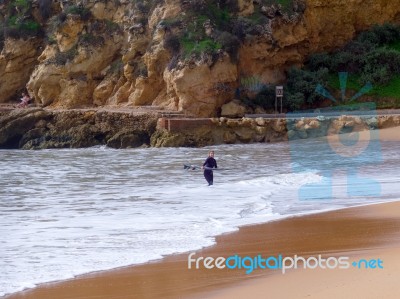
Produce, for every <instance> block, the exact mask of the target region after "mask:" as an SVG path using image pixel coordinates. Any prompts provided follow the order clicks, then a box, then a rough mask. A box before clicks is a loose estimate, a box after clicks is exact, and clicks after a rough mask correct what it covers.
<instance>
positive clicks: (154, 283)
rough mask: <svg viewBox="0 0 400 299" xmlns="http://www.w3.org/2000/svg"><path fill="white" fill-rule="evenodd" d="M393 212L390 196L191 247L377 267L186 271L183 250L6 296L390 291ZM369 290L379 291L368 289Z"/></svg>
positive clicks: (395, 263)
mask: <svg viewBox="0 0 400 299" xmlns="http://www.w3.org/2000/svg"><path fill="white" fill-rule="evenodd" d="M399 213H400V203H399V202H395V203H386V204H378V205H369V206H363V207H356V208H349V209H343V210H338V211H332V212H326V213H320V214H315V215H308V216H303V217H293V218H288V219H284V220H281V221H275V222H270V223H267V224H262V225H256V226H248V227H243V228H241V229H240V230H239V231H238V232H235V233H232V234H227V235H223V236H220V237H218V238H217V245H215V246H213V247H210V248H206V249H204V250H201V251H198V252H196V256H209V257H218V256H223V257H228V256H230V255H235V254H239V255H242V256H244V255H249V256H257V255H258V254H261V255H263V256H269V255H279V254H282V255H284V256H293V255H295V254H297V255H303V256H313V255H315V256H316V255H318V254H321V255H323V256H349V257H351V259H358V258H362V257H368V258H373V259H378V258H380V259H381V260H383V266H384V269H364V270H361V269H358V268H357V269H339V270H292V271H288V273H286V274H285V275H282V274H281V273H280V272H278V271H276V270H270V271H266V270H256V271H254V272H253V273H252V274H251V275H246V274H245V273H244V271H243V269H241V270H227V269H223V270H220V269H212V270H206V269H204V268H202V269H199V270H195V269H191V270H189V269H188V265H187V258H188V254H180V255H175V256H168V257H166V258H165V259H163V260H162V261H159V262H154V263H149V264H144V265H141V266H135V267H127V268H123V269H118V270H113V271H105V272H99V273H94V274H91V275H85V276H81V277H77V278H76V279H72V280H68V281H63V282H59V283H49V284H44V285H41V286H39V287H37V288H35V289H32V290H28V291H25V292H20V293H17V294H14V295H10V296H7V297H6V298H7V299H16V298H36V299H37V298H41V299H47V298H82V299H83V298H104V299H106V298H107V299H117V298H121V299H122V298H145V299H150V298H248V297H249V296H250V297H251V298H265V294H266V293H268V294H277V295H276V296H272V298H303V297H304V298H305V297H307V298H310V296H311V298H337V294H338V293H340V294H342V295H343V294H347V295H348V296H345V297H347V298H350V297H349V296H350V295H352V294H354V292H356V291H357V292H363V293H362V294H369V296H370V297H367V296H364V295H359V296H361V297H359V296H358V297H351V298H398V296H399V295H400V290H399V289H398V288H397V285H396V284H397V280H398V279H397V277H398V273H400V272H399V271H400V255H399V254H398V252H399V251H398V249H399V248H400V233H399V232H400V218H399V217H398V215H399ZM260 277H262V278H260ZM249 278H255V279H249ZM316 282H317V283H316ZM238 284H239V285H238ZM288 285H290V288H288V287H287V286H288ZM361 286H362V287H361ZM374 290H376V291H377V292H379V294H383V295H382V296H383V297H382V296H378V297H377V296H375V295H374V293H373V292H372V291H374ZM383 291H385V292H384V293H382V292H383ZM364 292H365V293H364ZM249 293H250V294H251V295H249ZM312 296H314V297H312ZM371 296H372V297H371Z"/></svg>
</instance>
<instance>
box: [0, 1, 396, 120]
mask: <svg viewBox="0 0 400 299" xmlns="http://www.w3.org/2000/svg"><path fill="white" fill-rule="evenodd" d="M277 2H279V1H273V0H257V1H252V0H230V1H229V0H226V1H207V0H192V1H189V0H163V1H151V0H135V1H131V0H118V1H117V0H114V1H97V0H85V1H83V0H79V1H78V0H76V1H46V0H36V1H35V0H34V1H22V0H21V1H1V2H0V10H1V12H2V17H1V18H0V27H2V28H0V29H1V30H3V31H4V35H3V36H0V39H1V40H2V41H0V49H1V55H0V78H1V82H0V102H9V101H13V100H15V99H16V96H17V93H18V92H19V91H21V90H22V89H23V88H25V86H26V87H27V89H28V91H29V93H30V94H31V95H32V96H33V97H34V100H35V103H36V104H37V105H40V106H49V107H51V108H78V107H98V106H101V107H103V106H144V105H153V106H160V107H165V108H166V109H171V110H177V111H184V112H185V113H186V114H188V115H194V116H215V115H216V114H217V113H218V111H219V110H220V108H221V106H222V105H223V104H225V103H227V102H229V101H231V100H232V99H233V98H234V96H235V90H236V89H237V88H238V87H239V85H240V84H242V82H243V78H254V77H256V78H259V80H260V81H261V82H265V83H276V82H279V81H281V80H282V79H283V78H284V72H285V70H286V69H287V68H288V67H290V66H292V65H301V64H302V63H303V61H304V58H305V57H306V56H307V55H308V54H310V53H313V52H318V51H329V50H332V49H335V48H337V47H339V46H342V45H343V44H345V43H346V42H347V41H349V40H350V39H352V38H353V37H354V35H355V34H356V32H358V31H361V30H364V29H367V28H368V27H370V26H372V25H374V24H382V23H384V22H388V21H390V22H400V5H399V4H400V0H395V1H389V0H366V1H365V0H347V1H344V0H325V1H321V0H304V1H289V2H291V6H290V7H286V8H285V7H282V6H279V5H277V4H276V3H277ZM274 3H275V4H274ZM196 11H198V12H199V13H196ZM203 11H204V13H202V12H203ZM21 20H22V21H21ZM35 24H37V26H36V25H35ZM18 30H22V31H23V32H22V33H19V32H18ZM32 31H33V32H34V34H32Z"/></svg>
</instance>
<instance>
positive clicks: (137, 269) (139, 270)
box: [0, 127, 400, 299]
mask: <svg viewBox="0 0 400 299" xmlns="http://www.w3.org/2000/svg"><path fill="white" fill-rule="evenodd" d="M366 133H368V132H366ZM360 137H361V140H369V137H370V136H369V134H366V135H364V134H360ZM379 139H380V140H381V141H389V142H390V141H399V140H400V130H399V127H394V128H389V129H384V130H379ZM399 201H400V199H399ZM396 203H397V204H398V205H396V208H394V209H393V210H392V211H391V212H394V211H399V212H400V209H399V207H400V202H398V201H394V202H384V203H383V202H379V203H371V204H366V205H358V206H355V207H354V206H353V207H344V208H339V209H334V210H332V209H329V210H325V211H318V212H311V213H306V214H301V215H290V216H288V217H284V218H281V219H276V220H271V221H269V222H267V223H263V224H254V225H253V224H251V225H245V226H242V227H240V228H239V230H238V231H234V232H231V233H226V234H223V235H219V236H217V237H216V242H217V244H216V245H213V246H210V247H205V248H203V249H201V250H196V251H195V252H197V253H198V255H200V254H203V253H204V254H206V253H207V255H211V256H218V255H217V253H219V256H227V255H228V254H229V252H231V253H232V254H235V251H232V248H233V249H235V248H237V252H254V253H257V251H256V250H255V249H254V247H251V248H250V249H249V248H247V247H245V246H244V245H243V244H241V243H243V242H237V241H235V239H236V238H239V239H240V240H242V238H244V237H246V236H243V234H244V235H246V233H243V232H247V233H249V234H250V235H252V234H253V230H255V231H257V232H258V236H257V233H256V234H255V235H256V239H258V240H260V238H261V239H262V238H263V237H264V236H265V229H266V227H276V228H277V229H278V230H281V229H282V226H285V225H286V224H287V223H288V222H289V223H297V222H301V223H302V224H300V227H304V222H307V221H310V219H311V220H312V219H315V218H320V217H322V218H324V215H328V216H326V217H327V219H326V221H332V216H330V215H341V216H340V217H342V216H343V214H344V215H347V214H349V213H350V214H352V211H353V210H363V211H364V212H363V213H362V214H363V215H364V216H368V217H370V218H372V219H373V218H375V217H377V216H376V215H373V213H371V211H373V210H374V209H375V208H377V209H380V206H381V205H383V206H386V205H391V204H396ZM366 211H369V212H366ZM365 213H366V215H365ZM389 214H390V213H389ZM321 215H322V216H321ZM398 215H399V213H397V214H393V215H392V217H391V218H393V219H395V218H396V217H398ZM354 216H355V215H353V216H352V217H353V218H355V219H353V220H352V221H354V223H356V225H360V223H357V221H356V220H357V219H358V218H359V217H358V216H357V217H354ZM364 216H363V217H364ZM368 217H367V218H368ZM387 217H388V214H387V212H386V214H383V215H381V218H379V217H378V219H386V218H387ZM389 218H390V217H389ZM344 221H349V219H347V218H346V219H344ZM393 221H394V220H393ZM323 222H324V221H323ZM336 222H337V220H335V223H336ZM395 222H396V223H397V220H396V221H395ZM282 223H283V224H284V225H283V224H282ZM322 224H323V225H326V223H322ZM339 224H340V223H339ZM396 225H398V223H397V224H396ZM289 226H290V225H289ZM340 226H341V227H342V226H343V224H340ZM306 227H308V226H306ZM396 227H397V226H396ZM398 228H400V226H399V227H398ZM298 229H299V228H298V227H296V226H291V227H290V228H286V230H285V229H284V232H285V234H291V235H292V237H293V238H295V239H296V238H299V236H298V235H296V231H298ZM343 229H346V228H343ZM372 229H376V228H374V227H372ZM267 230H268V232H270V233H271V234H272V235H275V239H274V242H275V241H278V242H280V243H282V244H281V245H282V246H283V248H286V250H287V251H286V252H283V251H282V252H283V253H284V254H286V253H290V251H292V250H293V248H297V247H293V246H292V245H293V243H286V244H285V242H284V241H285V240H286V239H284V240H280V236H279V235H277V233H276V232H274V231H271V230H270V228H268V229H267ZM319 232H321V231H319ZM316 234H318V232H316ZM378 235H379V234H378ZM260 236H261V237H260ZM361 237H362V236H361ZM363 238H364V239H365V236H364V237H362V238H361V239H363ZM397 238H398V236H397ZM286 241H287V240H286ZM298 241H299V240H298ZM300 241H301V240H300ZM254 242H255V243H257V242H256V241H254V240H253V243H254ZM258 242H261V241H258ZM253 243H252V244H253ZM297 243H298V242H297ZM297 243H296V242H295V244H297ZM365 243H368V242H367V240H364V241H363V243H362V244H361V245H360V244H359V243H351V242H350V243H349V244H348V246H350V247H352V248H356V249H355V250H365V248H369V247H366V245H365ZM291 244H292V245H291ZM253 245H254V244H253ZM297 245H298V244H297ZM297 245H296V246H297ZM311 245H313V244H309V246H311ZM315 245H317V244H315ZM392 245H393V244H392ZM243 246H244V250H243ZM371 246H372V245H371ZM374 246H375V247H376V244H375V245H374ZM267 247H268V246H267ZM311 247H312V246H311ZM375 247H372V248H375ZM221 248H225V249H224V250H221ZM301 248H302V247H301ZM262 250H263V249H262V248H261V249H260V250H259V251H258V252H259V253H264V252H263V251H262ZM310 250H312V248H311V249H308V251H310ZM313 250H314V251H315V250H316V249H313ZM332 250H333V252H348V248H343V247H339V248H336V247H334V249H332V248H330V247H329V246H326V247H322V248H320V251H321V252H331V251H332ZM346 250H347V251H346ZM352 250H354V249H352ZM299 252H300V253H301V251H299ZM265 253H266V254H269V252H265ZM188 254H189V252H185V253H178V254H174V255H168V256H165V257H164V258H162V259H157V260H153V261H149V262H146V263H143V264H139V265H130V266H129V265H127V266H123V267H119V268H114V269H110V270H103V271H96V272H90V273H87V274H82V275H78V276H76V277H75V278H69V279H67V280H57V281H53V282H47V283H41V284H39V285H38V286H37V287H35V288H32V289H27V290H24V291H21V292H17V293H13V294H8V295H5V296H3V297H0V298H5V299H16V298H41V299H47V298H49V299H50V298H55V296H56V297H57V298H60V299H62V298H71V299H72V298H76V297H78V296H81V295H80V294H81V293H80V292H81V291H84V293H85V294H92V292H96V290H95V288H91V287H90V285H96V286H97V287H98V288H100V289H102V288H101V286H102V285H109V281H112V283H111V284H112V285H119V286H121V289H120V290H118V291H117V293H116V295H114V291H115V289H114V290H111V291H110V293H107V296H104V297H101V295H102V294H101V293H100V294H98V293H96V294H97V296H100V297H99V298H104V299H105V298H107V299H109V298H121V299H122V298H144V299H151V298H160V296H161V295H160V294H161V293H156V294H154V293H153V291H152V290H151V289H146V285H149V284H151V285H154V284H155V285H161V286H162V287H163V290H165V289H166V291H165V292H164V293H162V294H163V295H164V294H170V295H166V296H163V298H176V296H180V297H179V298H190V296H192V295H195V294H197V293H199V292H203V291H204V290H213V289H214V290H215V289H216V288H220V286H226V285H227V284H233V282H239V281H242V280H247V279H248V278H255V277H258V276H270V274H272V275H274V273H273V272H272V271H264V272H262V273H259V272H257V273H255V274H253V275H250V276H244V274H243V271H235V273H233V277H234V278H233V281H232V277H231V276H232V273H227V271H221V272H220V273H218V272H217V273H214V272H215V271H199V272H195V271H192V272H190V271H188V270H187V257H188ZM169 266H172V267H173V271H172V276H175V273H177V274H178V278H177V279H174V278H173V277H170V276H171V273H169V272H168V271H166V270H168V269H165V267H169ZM185 267H186V268H185ZM228 272H229V271H228ZM198 273H199V275H200V278H199V277H198V275H196V274H198ZM399 273H400V272H399ZM210 274H212V275H210ZM225 274H227V277H229V278H224V275H225ZM228 274H229V275H230V276H229V275H228ZM160 275H161V276H162V277H161V278H160V277H159V276H160ZM209 276H210V277H212V278H215V281H212V278H209ZM132 277H135V278H132ZM136 277H138V278H139V279H138V282H137V283H136V282H135V283H133V282H132V280H135V279H136ZM179 277H183V278H184V281H186V280H187V279H186V277H191V279H192V280H199V281H201V282H199V284H194V285H190V284H189V285H188V286H181V285H180V283H179ZM167 278H168V279H167ZM154 280H155V281H156V282H154V283H153V281H154ZM177 280H178V281H177ZM210 280H211V281H212V283H210ZM251 280H253V279H251ZM171 281H172V282H171ZM215 284H217V285H215ZM85 285H89V287H87V286H86V287H85ZM133 285H134V286H135V287H134V288H132V286H133ZM174 288H176V290H177V291H176V292H175V291H174V290H173V289H174ZM64 289H68V292H67V293H66V294H65V296H64V294H61V293H62V292H61V293H60V290H64ZM137 289H140V290H143V292H142V293H140V294H139V295H136V294H135V295H134V296H133V297H130V296H131V295H132V292H136V291H135V290H137ZM37 292H38V293H37ZM46 292H49V293H48V294H47V293H46ZM37 294H40V295H37ZM46 294H47V295H46ZM71 294H73V295H71ZM119 294H123V295H119ZM46 296H47V297H46ZM63 296H64V297H63ZM74 296H76V297H74ZM85 296H86V295H85ZM85 296H83V297H82V296H81V298H86V297H85ZM90 296H91V295H90ZM168 296H169V297H168Z"/></svg>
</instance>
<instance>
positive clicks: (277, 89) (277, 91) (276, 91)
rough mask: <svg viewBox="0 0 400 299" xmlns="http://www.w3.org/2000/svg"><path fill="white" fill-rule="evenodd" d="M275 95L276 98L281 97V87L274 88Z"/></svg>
mask: <svg viewBox="0 0 400 299" xmlns="http://www.w3.org/2000/svg"><path fill="white" fill-rule="evenodd" d="M275 94H276V96H277V97H283V86H276V87H275Z"/></svg>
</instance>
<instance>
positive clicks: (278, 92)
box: [275, 85, 283, 114]
mask: <svg viewBox="0 0 400 299" xmlns="http://www.w3.org/2000/svg"><path fill="white" fill-rule="evenodd" d="M278 98H279V99H280V100H281V114H282V98H283V86H280V85H279V86H276V87H275V113H278Z"/></svg>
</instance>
